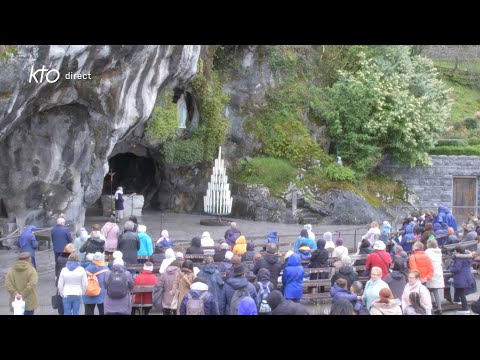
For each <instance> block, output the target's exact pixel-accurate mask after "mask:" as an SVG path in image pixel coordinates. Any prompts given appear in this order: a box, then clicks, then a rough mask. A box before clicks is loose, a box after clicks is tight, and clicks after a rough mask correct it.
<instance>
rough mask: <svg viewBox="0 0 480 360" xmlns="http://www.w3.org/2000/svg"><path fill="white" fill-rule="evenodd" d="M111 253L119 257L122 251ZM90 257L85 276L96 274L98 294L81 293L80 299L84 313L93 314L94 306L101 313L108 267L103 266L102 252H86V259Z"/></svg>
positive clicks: (103, 257) (102, 312) (102, 311)
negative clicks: (90, 260) (98, 287)
mask: <svg viewBox="0 0 480 360" xmlns="http://www.w3.org/2000/svg"><path fill="white" fill-rule="evenodd" d="M113 254H114V256H117V258H121V256H122V253H121V252H119V251H118V252H117V251H115V252H114V253H113ZM90 257H91V258H92V262H91V263H90V264H88V265H87V266H86V267H85V272H86V274H87V276H89V275H90V274H97V280H98V284H99V285H100V294H98V295H97V296H87V295H83V298H82V300H83V304H84V306H85V315H93V314H94V312H95V307H98V313H99V314H100V315H103V314H104V307H103V303H104V300H105V294H106V288H105V277H106V275H107V273H108V270H109V269H108V267H107V266H105V256H104V255H103V254H102V253H99V252H98V253H95V254H88V255H87V256H86V259H87V260H88V258H90ZM112 266H113V265H112ZM89 273H90V274H89Z"/></svg>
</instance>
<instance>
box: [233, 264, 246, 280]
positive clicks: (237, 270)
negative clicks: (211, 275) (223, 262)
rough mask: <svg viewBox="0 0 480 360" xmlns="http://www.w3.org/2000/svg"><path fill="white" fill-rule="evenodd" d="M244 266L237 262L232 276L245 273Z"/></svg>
mask: <svg viewBox="0 0 480 360" xmlns="http://www.w3.org/2000/svg"><path fill="white" fill-rule="evenodd" d="M245 272H246V271H245V267H244V266H243V265H242V264H239V265H237V266H235V267H234V268H233V276H234V277H235V276H240V275H243V274H245Z"/></svg>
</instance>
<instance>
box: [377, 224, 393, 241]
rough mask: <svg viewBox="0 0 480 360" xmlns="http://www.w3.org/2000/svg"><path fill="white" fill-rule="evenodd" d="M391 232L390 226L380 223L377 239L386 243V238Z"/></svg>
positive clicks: (387, 238) (388, 237)
mask: <svg viewBox="0 0 480 360" xmlns="http://www.w3.org/2000/svg"><path fill="white" fill-rule="evenodd" d="M391 232H392V227H391V226H388V225H382V227H381V228H380V238H379V240H381V241H383V242H384V243H387V242H388V240H389V239H390V235H387V234H390V233H391Z"/></svg>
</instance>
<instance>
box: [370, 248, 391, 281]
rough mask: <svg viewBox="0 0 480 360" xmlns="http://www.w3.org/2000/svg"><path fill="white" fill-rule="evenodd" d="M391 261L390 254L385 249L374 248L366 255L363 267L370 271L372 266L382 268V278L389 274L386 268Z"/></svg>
mask: <svg viewBox="0 0 480 360" xmlns="http://www.w3.org/2000/svg"><path fill="white" fill-rule="evenodd" d="M391 263H392V258H391V257H390V254H389V253H387V252H386V251H385V250H375V251H374V252H372V253H371V254H370V255H368V257H367V261H366V263H365V269H367V270H369V271H372V268H373V267H375V266H376V267H379V268H380V269H382V280H384V279H385V278H386V277H387V275H388V274H389V271H388V268H389V267H390V264H391Z"/></svg>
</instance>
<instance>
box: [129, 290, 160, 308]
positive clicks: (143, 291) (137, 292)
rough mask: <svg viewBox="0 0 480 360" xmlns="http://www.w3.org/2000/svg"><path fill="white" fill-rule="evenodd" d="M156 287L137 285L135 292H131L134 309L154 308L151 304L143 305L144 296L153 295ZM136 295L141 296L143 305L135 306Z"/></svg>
mask: <svg viewBox="0 0 480 360" xmlns="http://www.w3.org/2000/svg"><path fill="white" fill-rule="evenodd" d="M154 287H155V286H153V285H136V286H134V287H133V290H132V292H131V294H132V307H134V308H144V307H152V306H153V304H151V303H149V304H143V296H144V294H148V293H152V292H153V288H154ZM135 294H141V302H142V304H135V303H134V302H133V299H134V296H135Z"/></svg>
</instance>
